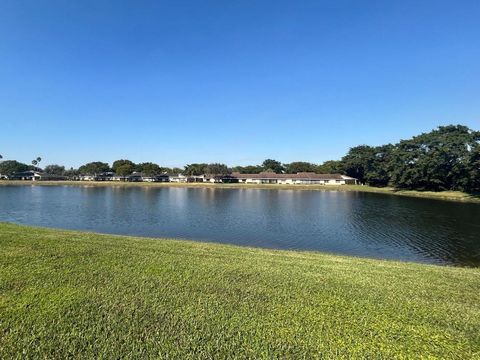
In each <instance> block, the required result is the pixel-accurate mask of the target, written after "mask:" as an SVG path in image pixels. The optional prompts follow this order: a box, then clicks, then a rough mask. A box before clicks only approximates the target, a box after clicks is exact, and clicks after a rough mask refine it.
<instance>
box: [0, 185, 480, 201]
mask: <svg viewBox="0 0 480 360" xmlns="http://www.w3.org/2000/svg"><path fill="white" fill-rule="evenodd" d="M1 185H40V186H54V185H57V186H64V185H69V186H124V187H130V186H140V187H183V188H185V187H187V188H221V189H272V190H281V189H283V190H315V191H358V192H368V193H377V194H387V195H397V196H409V197H419V198H428V199H436V200H447V201H460V202H473V203H480V195H473V194H467V193H464V192H461V191H418V190H397V189H394V188H392V187H374V186H368V185H277V184H221V183H220V184H212V183H171V182H166V183H160V182H158V183H156V182H152V183H150V182H123V181H21V180H19V181H15V180H8V181H0V186H1Z"/></svg>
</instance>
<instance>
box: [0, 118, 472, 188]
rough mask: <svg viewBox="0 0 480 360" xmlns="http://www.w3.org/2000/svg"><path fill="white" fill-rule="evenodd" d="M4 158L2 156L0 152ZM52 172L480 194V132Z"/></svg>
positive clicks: (10, 169)
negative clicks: (244, 160) (279, 177)
mask: <svg viewBox="0 0 480 360" xmlns="http://www.w3.org/2000/svg"><path fill="white" fill-rule="evenodd" d="M0 159H2V157H1V155H0ZM40 161H41V158H40V157H38V158H36V159H35V160H33V161H32V165H27V164H23V163H20V162H17V161H15V160H9V161H3V162H1V163H0V174H2V175H10V174H13V173H14V172H20V171H26V170H41V169H40V168H38V165H39V163H40ZM43 171H44V172H45V173H47V174H52V175H61V176H75V175H79V174H99V173H103V172H108V171H113V172H115V173H116V174H118V175H122V176H126V175H130V174H132V173H133V172H141V173H144V174H145V175H147V176H151V175H156V174H161V173H168V174H179V173H183V174H184V175H187V176H194V175H202V174H217V175H228V174H231V173H232V172H240V173H243V174H258V173H260V172H274V173H289V174H296V173H299V172H314V173H319V174H332V173H340V174H344V175H348V176H351V177H354V178H357V179H358V180H359V181H360V182H361V183H364V184H367V185H371V186H393V187H396V188H399V189H417V190H433V191H442V190H459V191H465V192H470V193H477V192H480V132H479V131H474V130H472V129H469V128H468V127H466V126H463V125H448V126H440V127H438V128H437V129H435V130H432V131H430V132H428V133H422V134H420V135H418V136H414V137H412V138H410V139H407V140H401V141H399V142H398V143H396V144H386V145H381V146H369V145H359V146H355V147H352V148H350V150H349V151H348V153H347V154H346V155H345V156H343V157H342V158H341V159H340V160H329V161H325V162H323V163H322V164H314V163H310V162H305V161H295V162H292V163H288V164H284V163H282V162H280V161H277V160H273V159H267V160H265V161H263V163H262V164H260V165H247V166H234V167H228V166H227V165H225V164H220V163H211V164H207V163H194V164H188V165H186V166H185V167H184V168H183V169H180V168H168V167H161V166H159V165H158V164H155V163H152V162H145V163H140V164H135V163H134V162H133V161H130V160H126V159H121V160H116V161H114V162H113V163H112V165H111V166H110V165H109V164H108V163H104V162H101V161H96V162H90V163H87V164H85V165H82V166H80V167H79V168H78V169H73V168H71V169H69V170H66V169H65V167H64V166H60V165H47V166H45V168H44V169H43Z"/></svg>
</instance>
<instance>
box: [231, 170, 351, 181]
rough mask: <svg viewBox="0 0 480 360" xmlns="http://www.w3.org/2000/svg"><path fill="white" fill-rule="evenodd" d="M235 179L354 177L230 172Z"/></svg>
mask: <svg viewBox="0 0 480 360" xmlns="http://www.w3.org/2000/svg"><path fill="white" fill-rule="evenodd" d="M232 176H233V177H235V178H237V179H267V180H268V179H295V180H347V179H352V180H353V179H354V178H351V177H349V176H345V175H341V174H316V173H313V172H303V173H297V174H275V173H267V172H262V173H260V174H240V173H238V172H236V173H235V172H234V173H232Z"/></svg>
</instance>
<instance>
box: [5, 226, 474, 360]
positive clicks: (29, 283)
mask: <svg viewBox="0 0 480 360" xmlns="http://www.w3.org/2000/svg"><path fill="white" fill-rule="evenodd" d="M0 243H1V244H2V246H1V247H0V275H1V277H2V301H0V305H1V306H0V318H2V322H0V333H1V334H4V337H3V338H2V340H3V341H2V342H0V357H2V358H10V357H14V355H15V354H18V353H19V351H20V352H21V351H23V352H24V354H27V355H28V357H33V358H44V357H55V358H65V357H88V358H90V357H91V358H95V357H98V356H99V354H102V355H103V356H104V357H108V358H117V357H121V355H122V354H123V355H125V354H129V355H130V357H134V358H141V357H158V354H160V353H161V354H163V355H164V357H168V358H170V357H172V358H192V357H194V358H197V357H205V358H206V357H208V358H226V357H242V358H263V357H265V358H297V357H299V358H314V357H315V355H318V354H322V355H323V356H325V357H327V358H338V357H342V358H370V357H379V356H380V357H382V358H412V357H415V356H416V355H418V354H419V353H421V354H422V355H423V356H425V357H432V358H448V357H450V355H451V354H452V353H454V354H455V355H456V356H457V357H461V358H474V357H476V356H477V355H478V354H479V351H480V347H479V345H478V328H480V313H479V312H478V306H477V305H478V301H479V295H478V292H477V291H476V289H477V288H478V286H479V285H480V269H479V268H462V267H452V266H438V265H429V264H418V263H409V262H399V261H394V260H376V259H366V258H356V257H350V256H343V255H331V254H328V253H321V252H302V251H290V250H270V249H260V248H251V247H241V246H235V245H226V244H216V243H204V242H195V241H190V240H186V241H185V240H176V239H156V238H139V237H131V236H121V235H106V234H97V233H91V232H82V231H71V230H59V229H48V228H40V227H30V226H24V225H16V224H11V223H0ZM452 324H455V326H452ZM72 329H73V330H72ZM325 334H328V336H325ZM32 337H33V338H34V339H35V341H32ZM118 339H121V341H118Z"/></svg>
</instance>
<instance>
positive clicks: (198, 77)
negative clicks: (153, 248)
mask: <svg viewBox="0 0 480 360" xmlns="http://www.w3.org/2000/svg"><path fill="white" fill-rule="evenodd" d="M450 123H454V124H459V123H460V124H464V125H467V126H470V127H472V128H475V129H480V1H478V0H473V1H461V0H456V1H454V0H452V1H441V0H434V1H428V0H421V1H418V0H414V1H407V0H401V1H390V0H385V1H368V0H365V1H356V0H350V1H342V0H329V1H321V0H315V1H303V0H302V1H295V0H291V1H279V0H274V1H266V0H256V1H248V0H238V1H230V0H228V1H227V0H222V1H206V0H202V1H196V0H195V1H178V0H175V1H160V0H155V1H139V0H135V1H133V0H132V1H114V0H111V1H101V0H92V1H86V0H78V1H73V0H69V1H65V0H60V1H54V0H51V1H41V0H31V1H23V0H0V154H2V155H3V156H4V158H5V159H17V160H20V161H24V162H28V163H29V162H30V161H31V160H32V159H33V158H34V157H37V156H41V157H42V158H43V159H44V161H43V162H42V164H43V165H46V164H51V163H60V164H64V165H67V166H74V167H76V166H78V165H81V164H82V163H85V162H88V161H95V160H102V161H106V162H111V161H112V160H115V159H119V158H128V159H131V160H133V161H135V162H142V161H153V162H156V163H159V164H160V165H163V166H174V165H184V164H186V163H192V162H224V163H227V164H229V165H244V164H255V163H260V162H261V161H262V160H264V159H265V158H274V159H277V160H280V161H282V162H290V161H296V160H305V161H312V162H317V163H318V162H322V161H324V160H328V159H337V158H340V157H341V156H342V155H344V154H345V152H346V151H347V150H348V148H349V147H351V146H354V145H359V144H363V143H366V144H369V145H380V144H384V143H388V142H396V141H398V140H399V139H401V138H408V137H410V136H412V135H416V134H418V133H420V132H424V131H429V130H431V129H432V128H434V127H436V126H438V125H442V124H450Z"/></svg>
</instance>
